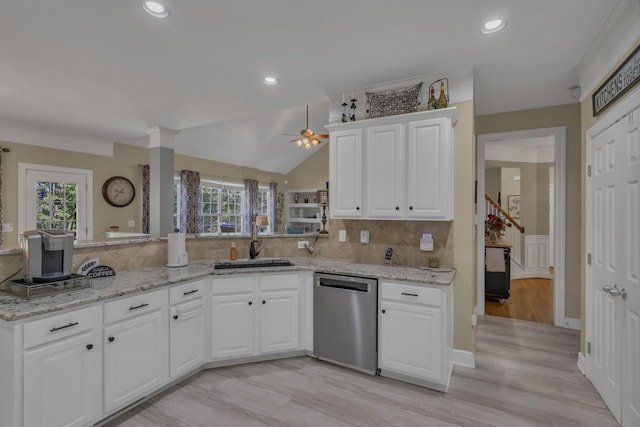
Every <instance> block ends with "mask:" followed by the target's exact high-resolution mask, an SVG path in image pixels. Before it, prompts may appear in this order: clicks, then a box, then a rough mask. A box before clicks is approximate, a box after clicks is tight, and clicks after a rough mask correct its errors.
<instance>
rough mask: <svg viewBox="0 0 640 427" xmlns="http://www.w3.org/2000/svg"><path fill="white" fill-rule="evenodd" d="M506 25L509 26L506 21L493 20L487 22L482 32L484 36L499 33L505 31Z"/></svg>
mask: <svg viewBox="0 0 640 427" xmlns="http://www.w3.org/2000/svg"><path fill="white" fill-rule="evenodd" d="M505 25H507V23H506V21H505V20H504V19H493V20H491V21H487V22H485V23H484V25H483V26H482V28H481V29H480V31H481V32H482V34H492V33H497V32H498V31H500V30H501V29H503V28H504V26H505Z"/></svg>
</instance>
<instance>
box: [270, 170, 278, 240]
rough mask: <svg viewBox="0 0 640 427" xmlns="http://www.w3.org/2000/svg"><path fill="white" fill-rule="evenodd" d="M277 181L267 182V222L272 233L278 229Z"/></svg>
mask: <svg viewBox="0 0 640 427" xmlns="http://www.w3.org/2000/svg"><path fill="white" fill-rule="evenodd" d="M277 207H278V183H277V182H270V183H269V224H271V230H272V231H273V232H274V233H277V232H278V231H280V230H278V210H277Z"/></svg>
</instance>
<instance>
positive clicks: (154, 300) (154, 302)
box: [104, 289, 167, 324]
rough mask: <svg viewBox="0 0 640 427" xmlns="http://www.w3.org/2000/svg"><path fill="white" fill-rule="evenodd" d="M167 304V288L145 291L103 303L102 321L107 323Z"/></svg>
mask: <svg viewBox="0 0 640 427" xmlns="http://www.w3.org/2000/svg"><path fill="white" fill-rule="evenodd" d="M166 305H167V290H166V289H161V290H159V291H155V292H147V293H144V294H140V295H135V296H132V297H129V298H125V299H121V300H118V301H113V302H108V303H106V304H105V305H104V323H105V324H109V323H113V322H117V321H119V320H123V319H127V318H129V317H133V316H138V315H140V314H143V313H148V312H150V311H153V310H157V309H159V308H162V307H166Z"/></svg>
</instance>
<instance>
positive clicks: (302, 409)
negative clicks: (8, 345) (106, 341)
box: [106, 316, 617, 427]
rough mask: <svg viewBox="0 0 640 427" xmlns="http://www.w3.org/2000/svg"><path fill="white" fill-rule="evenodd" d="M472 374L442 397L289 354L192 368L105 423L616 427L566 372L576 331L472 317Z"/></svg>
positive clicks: (137, 426)
mask: <svg viewBox="0 0 640 427" xmlns="http://www.w3.org/2000/svg"><path fill="white" fill-rule="evenodd" d="M477 338H478V346H477V357H476V368H475V369H472V368H465V367H461V366H455V367H454V369H453V375H452V377H451V384H450V387H449V392H448V393H440V392H436V391H432V390H429V389H425V388H421V387H417V386H413V385H409V384H404V383H401V382H398V381H394V380H390V379H386V378H382V377H377V376H370V375H366V374H362V373H359V372H356V371H352V370H349V369H345V368H341V367H337V366H334V365H331V364H329V363H325V362H320V361H318V360H316V359H313V358H311V357H306V356H302V357H295V358H290V359H281V360H275V361H270V362H262V363H252V364H247V365H239V366H232V367H226V368H217V369H210V370H206V371H202V372H200V373H199V374H196V375H194V376H193V377H191V378H189V379H187V380H185V381H182V382H181V383H179V384H177V385H176V386H174V387H172V388H170V389H168V390H167V391H165V392H164V393H161V394H159V395H158V396H156V397H154V398H152V399H150V400H149V401H147V402H144V403H142V404H140V405H139V406H138V407H136V408H134V409H132V410H130V411H129V412H126V413H124V414H123V415H121V416H120V417H118V418H117V419H115V420H113V421H111V422H110V423H108V424H106V425H107V426H108V427H114V426H124V427H151V426H162V427H165V426H166V427H169V426H171V427H195V426H199V427H200V426H202V427H204V426H207V427H209V426H225V427H233V426H241V427H245V426H305V427H306V426H331V427H339V426H367V427H391V426H421V427H425V426H427V427H431V426H433V427H455V426H473V427H488V426H497V427H514V426H518V427H527V426H556V427H557V426H575V427H578V426H580V427H616V426H617V424H616V422H615V420H614V419H613V416H612V415H611V414H610V412H609V411H608V410H607V408H606V407H605V405H604V403H603V401H602V399H600V397H599V395H598V394H597V392H596V391H595V389H594V388H593V386H592V385H591V383H590V382H589V381H587V379H586V378H585V377H584V376H583V375H582V374H581V373H580V371H579V370H578V368H577V366H576V352H577V351H578V347H579V341H580V337H579V334H578V332H577V331H574V330H569V329H562V328H556V327H553V326H550V325H544V324H541V323H533V322H525V321H520V320H514V319H505V318H500V317H493V316H484V317H481V318H480V319H479V321H478V335H477Z"/></svg>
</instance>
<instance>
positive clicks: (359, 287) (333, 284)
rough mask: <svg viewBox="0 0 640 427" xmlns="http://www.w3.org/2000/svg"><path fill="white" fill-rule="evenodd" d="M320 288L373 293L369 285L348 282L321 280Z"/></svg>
mask: <svg viewBox="0 0 640 427" xmlns="http://www.w3.org/2000/svg"><path fill="white" fill-rule="evenodd" d="M318 286H320V287H322V288H333V289H342V290H345V291H355V292H371V286H370V285H369V283H358V282H347V281H341V280H335V279H320V280H319V283H318Z"/></svg>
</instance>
